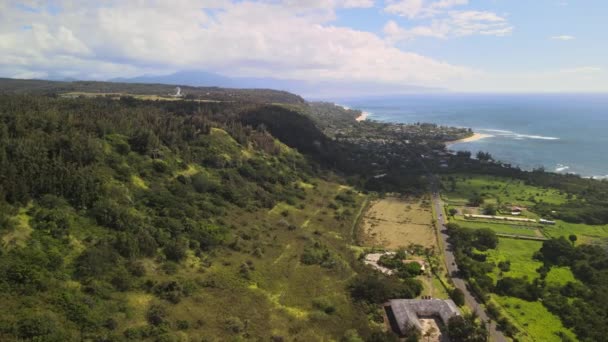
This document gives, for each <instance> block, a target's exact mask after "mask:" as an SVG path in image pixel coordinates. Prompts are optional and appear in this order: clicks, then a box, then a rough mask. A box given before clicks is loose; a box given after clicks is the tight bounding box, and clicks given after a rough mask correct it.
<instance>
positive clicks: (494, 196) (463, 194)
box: [442, 175, 567, 206]
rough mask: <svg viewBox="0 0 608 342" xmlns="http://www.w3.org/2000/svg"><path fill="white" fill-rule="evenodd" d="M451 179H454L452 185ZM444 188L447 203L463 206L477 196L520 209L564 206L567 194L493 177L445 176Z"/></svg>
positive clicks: (443, 179) (443, 178) (487, 200)
mask: <svg viewBox="0 0 608 342" xmlns="http://www.w3.org/2000/svg"><path fill="white" fill-rule="evenodd" d="M449 177H453V179H454V180H455V182H452V181H451V180H450V178H449ZM442 188H443V189H444V196H445V197H446V200H447V202H449V203H454V204H464V203H466V202H467V201H468V199H469V198H471V197H472V196H473V195H474V194H480V195H482V196H484V197H485V198H486V202H487V203H496V202H499V201H500V202H501V203H503V204H513V205H519V206H530V205H533V204H534V203H535V202H541V201H542V202H546V203H554V204H561V203H564V202H566V199H567V198H566V194H562V193H560V192H559V191H558V190H555V189H543V188H539V187H535V186H530V185H526V184H524V182H523V181H520V180H511V179H508V178H501V177H493V176H480V175H475V176H468V175H455V176H444V177H442Z"/></svg>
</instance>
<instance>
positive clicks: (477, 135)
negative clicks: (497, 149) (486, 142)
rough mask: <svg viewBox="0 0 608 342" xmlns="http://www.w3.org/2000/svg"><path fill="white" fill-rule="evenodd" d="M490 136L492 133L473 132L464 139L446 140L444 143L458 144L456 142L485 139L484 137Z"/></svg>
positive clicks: (447, 144)
mask: <svg viewBox="0 0 608 342" xmlns="http://www.w3.org/2000/svg"><path fill="white" fill-rule="evenodd" d="M491 137H493V135H491V134H483V133H473V135H472V136H470V137H467V138H464V139H459V140H453V141H448V142H446V143H445V145H446V146H449V145H453V144H458V143H466V142H473V141H478V140H481V139H486V138H491Z"/></svg>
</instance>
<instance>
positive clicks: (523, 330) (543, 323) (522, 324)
mask: <svg viewBox="0 0 608 342" xmlns="http://www.w3.org/2000/svg"><path fill="white" fill-rule="evenodd" d="M492 299H493V300H494V301H495V302H496V303H497V304H498V305H499V306H500V307H501V309H502V311H503V313H506V314H507V316H508V317H509V318H510V320H511V321H512V322H515V323H516V324H517V326H518V327H519V329H520V333H519V334H518V336H517V337H518V339H519V340H520V341H536V342H540V341H542V342H553V341H555V342H559V341H562V339H561V338H560V337H559V336H558V335H557V333H560V332H561V333H563V334H565V335H567V336H568V337H570V338H571V339H572V340H573V341H576V336H575V335H574V333H573V332H572V331H570V330H569V329H567V328H565V327H564V326H563V324H562V322H561V321H560V320H559V318H558V317H557V316H555V315H553V314H552V313H551V312H549V311H548V310H547V308H545V307H544V306H543V304H542V303H541V302H538V301H537V302H527V301H525V300H522V299H519V298H513V297H503V296H496V295H492Z"/></svg>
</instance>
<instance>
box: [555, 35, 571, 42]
mask: <svg viewBox="0 0 608 342" xmlns="http://www.w3.org/2000/svg"><path fill="white" fill-rule="evenodd" d="M551 39H553V40H565V41H566V40H574V39H576V38H575V37H574V36H570V35H566V34H565V35H561V36H553V37H551Z"/></svg>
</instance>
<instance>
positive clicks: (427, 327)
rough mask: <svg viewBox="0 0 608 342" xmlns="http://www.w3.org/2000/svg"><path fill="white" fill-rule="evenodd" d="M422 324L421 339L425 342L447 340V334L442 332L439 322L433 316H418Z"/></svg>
mask: <svg viewBox="0 0 608 342" xmlns="http://www.w3.org/2000/svg"><path fill="white" fill-rule="evenodd" d="M420 324H421V325H422V331H421V333H422V340H423V341H427V342H442V341H448V339H447V336H444V334H442V331H441V330H440V329H439V324H438V323H437V319H435V318H420Z"/></svg>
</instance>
